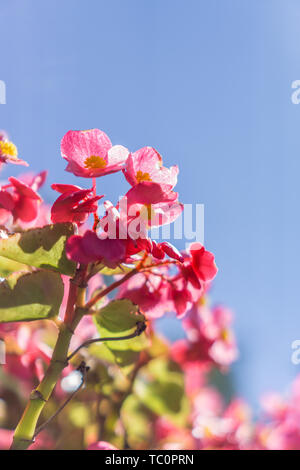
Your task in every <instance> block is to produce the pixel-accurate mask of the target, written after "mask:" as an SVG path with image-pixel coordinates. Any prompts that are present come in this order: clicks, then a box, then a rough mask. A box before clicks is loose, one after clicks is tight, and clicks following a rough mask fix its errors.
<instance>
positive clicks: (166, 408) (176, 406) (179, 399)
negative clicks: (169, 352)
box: [134, 358, 189, 425]
mask: <svg viewBox="0 0 300 470" xmlns="http://www.w3.org/2000/svg"><path fill="white" fill-rule="evenodd" d="M134 392H135V393H136V395H137V397H138V398H139V399H140V400H141V402H142V403H143V404H144V405H145V406H147V408H148V409H149V410H151V411H153V412H154V413H156V414H157V415H159V416H165V417H167V418H169V419H170V420H171V421H173V422H174V423H175V424H178V425H184V424H185V423H186V420H187V418H188V415H189V404H188V400H187V397H186V395H185V388H184V376H183V373H182V371H181V370H180V369H179V367H178V366H177V364H175V363H174V362H172V361H170V360H168V359H166V358H163V359H161V358H158V359H153V360H152V361H150V362H149V364H148V365H147V366H145V367H143V368H142V369H141V371H140V373H139V375H138V377H137V379H136V381H135V383H134Z"/></svg>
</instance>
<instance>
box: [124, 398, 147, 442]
mask: <svg viewBox="0 0 300 470" xmlns="http://www.w3.org/2000/svg"><path fill="white" fill-rule="evenodd" d="M121 419H122V423H123V425H124V428H125V430H126V434H127V440H128V441H129V444H130V447H131V448H133V449H143V448H145V446H146V445H147V443H149V441H150V440H151V438H152V437H153V428H152V426H149V423H151V422H152V421H153V414H152V413H151V411H149V409H148V408H146V407H145V406H144V405H143V404H142V403H141V402H140V401H139V399H138V398H137V396H136V395H133V394H132V395H129V396H128V397H127V398H126V400H125V401H124V402H123V405H122V408H121Z"/></svg>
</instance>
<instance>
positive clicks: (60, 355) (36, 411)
mask: <svg viewBox="0 0 300 470" xmlns="http://www.w3.org/2000/svg"><path fill="white" fill-rule="evenodd" d="M84 298H85V289H80V288H79V289H78V295H77V302H76V305H77V308H76V309H75V312H74V318H73V320H72V321H71V322H70V324H66V323H62V325H61V327H60V331H59V335H58V338H57V342H56V346H55V348H54V351H53V356H52V359H51V362H50V365H49V368H48V370H47V372H46V374H45V376H44V378H43V380H42V381H41V383H40V384H39V386H38V387H37V389H36V390H34V391H33V392H32V394H31V396H30V399H29V402H28V404H27V406H26V408H25V411H24V413H23V416H22V418H21V420H20V422H19V424H18V426H17V427H16V429H15V433H14V439H13V443H12V446H11V450H25V449H27V448H28V447H29V446H30V445H31V444H32V442H33V437H34V433H35V429H36V426H37V422H38V419H39V417H40V415H41V412H42V410H43V408H44V406H45V405H46V403H47V401H48V400H49V398H50V396H51V394H52V392H53V390H54V387H55V385H56V383H57V381H58V379H59V377H60V375H61V372H62V371H63V369H64V368H65V367H66V366H67V357H68V351H69V345H70V341H71V338H72V336H73V333H74V330H75V328H76V327H77V325H78V323H79V322H80V320H81V318H82V316H83V314H84V311H83V310H82V308H81V307H82V306H83V305H84ZM73 307H74V306H73Z"/></svg>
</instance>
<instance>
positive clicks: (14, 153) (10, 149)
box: [0, 140, 18, 159]
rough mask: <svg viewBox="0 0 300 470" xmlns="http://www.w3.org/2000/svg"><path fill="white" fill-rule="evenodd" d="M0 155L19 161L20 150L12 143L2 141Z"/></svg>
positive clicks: (0, 141)
mask: <svg viewBox="0 0 300 470" xmlns="http://www.w3.org/2000/svg"><path fill="white" fill-rule="evenodd" d="M0 155H4V156H5V157H10V158H12V159H17V158H18V149H17V147H16V146H15V144H13V143H12V142H4V141H3V140H0Z"/></svg>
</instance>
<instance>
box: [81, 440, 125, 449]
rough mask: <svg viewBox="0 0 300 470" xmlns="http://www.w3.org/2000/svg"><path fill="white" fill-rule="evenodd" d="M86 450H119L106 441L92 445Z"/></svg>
mask: <svg viewBox="0 0 300 470" xmlns="http://www.w3.org/2000/svg"><path fill="white" fill-rule="evenodd" d="M87 450H119V449H117V447H115V446H113V445H112V444H110V443H109V442H106V441H98V442H95V443H94V444H91V445H90V446H89V447H88V449H87Z"/></svg>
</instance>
